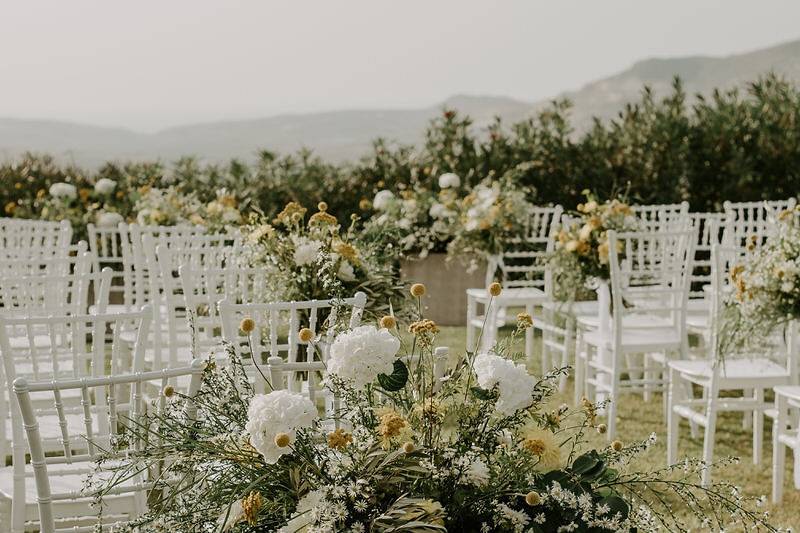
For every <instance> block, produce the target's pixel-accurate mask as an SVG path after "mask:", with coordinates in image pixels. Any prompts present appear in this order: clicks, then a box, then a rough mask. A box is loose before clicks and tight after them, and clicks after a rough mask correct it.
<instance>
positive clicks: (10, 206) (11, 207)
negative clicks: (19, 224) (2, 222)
mask: <svg viewBox="0 0 800 533" xmlns="http://www.w3.org/2000/svg"><path fill="white" fill-rule="evenodd" d="M16 209H17V203H16V202H8V203H7V204H6V207H5V212H6V215H13V214H14V211H16Z"/></svg>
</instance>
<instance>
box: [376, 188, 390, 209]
mask: <svg viewBox="0 0 800 533" xmlns="http://www.w3.org/2000/svg"><path fill="white" fill-rule="evenodd" d="M392 200H394V194H392V191H388V190H386V189H384V190H382V191H378V193H377V194H376V195H375V198H374V199H373V200H372V207H374V208H375V210H376V211H383V210H385V209H386V208H387V207H389V204H390V203H391V202H392Z"/></svg>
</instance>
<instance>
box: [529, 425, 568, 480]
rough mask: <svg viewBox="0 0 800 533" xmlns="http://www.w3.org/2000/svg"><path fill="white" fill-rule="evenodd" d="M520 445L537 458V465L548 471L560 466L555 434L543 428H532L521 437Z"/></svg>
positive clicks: (558, 448) (559, 450) (559, 453)
mask: <svg viewBox="0 0 800 533" xmlns="http://www.w3.org/2000/svg"><path fill="white" fill-rule="evenodd" d="M521 444H522V447H523V448H524V449H525V450H527V451H528V452H530V453H531V454H532V455H535V456H537V457H538V458H539V462H538V463H537V467H538V468H540V469H542V470H544V471H546V472H549V471H550V470H555V469H556V468H559V467H560V466H561V447H560V446H559V445H558V442H556V439H555V435H553V433H552V432H550V431H547V430H545V429H532V430H530V431H528V432H527V433H526V434H525V437H524V438H523V439H522V443H521Z"/></svg>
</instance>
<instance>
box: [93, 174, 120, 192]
mask: <svg viewBox="0 0 800 533" xmlns="http://www.w3.org/2000/svg"><path fill="white" fill-rule="evenodd" d="M116 188H117V182H116V181H114V180H110V179H108V178H100V179H99V180H97V183H95V184H94V192H96V193H97V194H102V195H106V194H111V193H112V192H114V189H116Z"/></svg>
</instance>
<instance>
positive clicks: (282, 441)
mask: <svg viewBox="0 0 800 533" xmlns="http://www.w3.org/2000/svg"><path fill="white" fill-rule="evenodd" d="M291 441H292V438H291V437H290V436H289V435H287V434H286V433H278V434H277V435H275V446H277V447H278V448H286V447H287V446H288V445H289V443H290V442H291Z"/></svg>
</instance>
